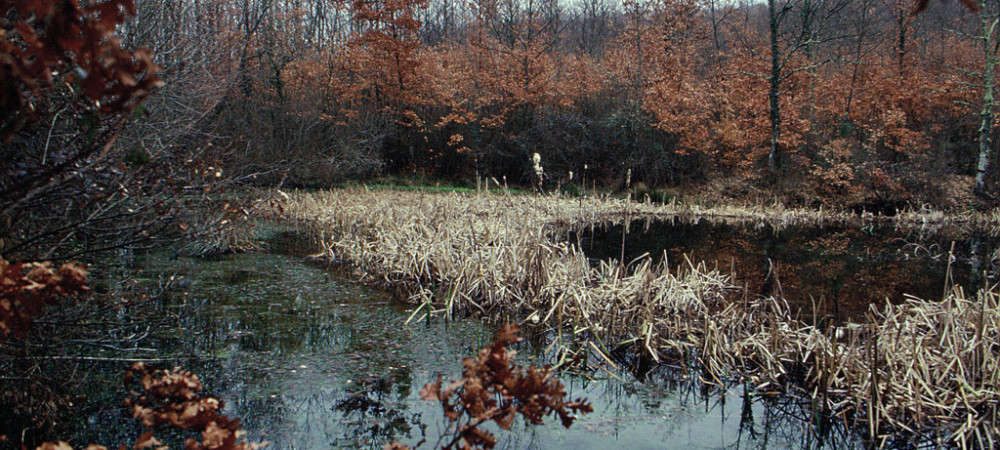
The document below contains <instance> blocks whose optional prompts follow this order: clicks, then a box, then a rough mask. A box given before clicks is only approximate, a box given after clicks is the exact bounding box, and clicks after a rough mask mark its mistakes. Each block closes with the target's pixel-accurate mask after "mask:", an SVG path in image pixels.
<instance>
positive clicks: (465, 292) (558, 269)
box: [282, 189, 1000, 447]
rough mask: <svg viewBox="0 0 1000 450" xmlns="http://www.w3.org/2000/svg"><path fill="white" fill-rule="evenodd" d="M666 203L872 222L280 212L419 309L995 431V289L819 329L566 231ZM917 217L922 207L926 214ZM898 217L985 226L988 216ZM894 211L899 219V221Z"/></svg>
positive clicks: (559, 204)
mask: <svg viewBox="0 0 1000 450" xmlns="http://www.w3.org/2000/svg"><path fill="white" fill-rule="evenodd" d="M668 214H679V215H682V216H684V215H688V216H692V217H711V218H715V219H717V220H724V221H764V222H767V223H770V224H772V225H774V226H776V227H777V226H782V224H784V225H792V224H795V225H803V224H809V223H814V224H822V223H830V222H845V223H857V224H860V225H862V226H863V225H864V223H865V222H864V221H866V220H867V221H874V220H880V219H879V218H875V217H859V216H856V215H852V214H848V213H843V212H826V211H802V210H787V209H782V208H766V207H763V206H740V207H729V208H711V209H702V208H700V207H698V206H697V205H680V204H668V205H654V204H650V203H637V202H633V201H631V200H629V199H624V200H620V199H603V200H602V199H594V198H573V199H568V198H557V197H540V196H509V195H492V194H458V193H452V194H447V195H442V194H429V193H423V192H403V191H368V190H364V189H344V190H337V191H332V192H318V193H310V194H293V195H291V196H289V198H288V199H287V200H286V201H284V203H283V204H282V215H283V217H284V218H285V219H286V220H293V221H297V222H299V223H301V224H304V225H305V226H309V227H311V228H313V229H314V230H315V232H316V234H317V235H318V236H322V241H323V243H324V246H323V247H324V249H325V250H324V251H325V254H324V256H325V257H327V258H330V259H331V260H338V261H343V262H346V263H349V264H352V265H354V266H356V267H357V268H358V269H359V270H361V271H362V272H363V273H364V274H366V276H367V277H369V278H370V279H372V280H378V281H382V282H385V283H387V284H390V285H392V286H395V287H397V288H400V289H402V290H403V291H404V292H405V293H407V294H408V295H409V296H410V300H411V301H413V302H415V303H417V304H420V305H421V306H420V307H419V309H418V310H417V312H416V313H415V315H420V314H426V313H429V312H444V313H455V312H459V311H461V312H464V313H469V314H471V315H473V316H478V317H484V318H487V319H499V318H506V317H511V316H514V317H519V318H522V319H524V320H525V321H529V322H535V321H537V322H539V323H542V324H545V325H548V326H551V327H552V328H553V329H555V330H571V331H572V333H570V334H572V335H574V336H576V337H578V338H579V339H585V340H589V341H590V342H588V343H587V344H586V345H588V346H589V347H591V348H593V349H595V350H596V351H597V352H600V353H602V354H605V355H606V354H607V353H608V351H609V349H610V348H612V347H614V346H615V345H618V344H623V343H630V344H635V345H637V346H638V347H639V348H641V349H643V351H645V352H646V353H648V354H649V355H650V356H651V357H652V358H654V359H657V360H660V361H672V362H675V363H681V364H683V365H684V366H685V367H689V368H692V369H697V370H701V371H702V376H703V377H704V378H705V379H706V380H707V381H721V380H726V379H730V380H731V379H741V380H744V381H745V382H746V383H748V386H751V389H754V390H756V391H757V392H758V393H767V392H772V391H781V390H788V389H797V390H801V391H802V392H805V393H807V394H808V396H809V397H810V398H812V399H813V402H814V404H815V410H816V412H817V415H818V416H820V415H822V416H824V417H826V418H828V419H833V420H834V421H835V422H836V423H841V424H843V425H844V426H848V427H851V428H855V429H862V430H866V431H867V434H868V435H869V436H870V437H871V438H872V439H873V440H875V441H876V442H877V441H878V440H879V439H883V438H885V439H889V438H890V437H891V436H898V435H900V434H902V435H906V436H910V437H913V438H916V439H920V440H922V441H923V442H927V441H931V442H938V443H943V442H950V443H954V444H959V445H972V446H979V447H987V446H992V444H993V439H994V436H997V435H998V434H1000V416H998V415H997V406H998V403H1000V392H998V390H997V386H998V385H1000V358H998V351H1000V349H998V348H997V344H996V343H997V342H1000V289H997V287H995V286H994V287H993V288H992V289H991V290H989V291H983V292H979V293H976V294H967V293H965V292H962V291H961V290H955V291H952V292H951V293H950V294H949V295H948V297H947V298H946V299H944V301H938V302H930V301H923V300H916V299H913V300H911V301H909V302H907V303H905V304H903V305H897V306H892V305H884V306H879V307H877V308H872V311H871V313H870V318H869V319H870V320H869V322H868V323H865V324H859V325H848V326H845V327H841V328H831V329H818V328H814V327H811V326H808V325H806V324H804V323H802V322H799V321H797V320H795V319H793V318H792V315H791V314H790V312H789V310H788V307H787V305H785V304H784V302H783V301H782V300H781V299H770V298H769V299H755V298H749V297H747V296H745V295H741V293H740V292H739V291H738V290H737V289H736V288H735V287H734V286H732V284H731V283H730V280H729V278H728V277H727V276H726V275H724V274H722V273H720V272H719V271H717V270H714V269H711V268H708V267H706V266H704V265H700V266H699V265H693V264H691V263H689V262H687V263H685V264H680V265H678V266H677V267H664V266H661V265H657V264H653V263H652V262H651V260H650V259H647V260H641V261H637V262H635V263H633V264H631V265H630V267H629V270H627V271H626V270H625V269H624V268H623V267H622V265H621V264H617V263H615V262H606V263H603V264H601V265H600V266H597V267H592V266H591V265H590V264H589V263H588V261H587V260H586V258H585V256H584V255H583V254H581V253H580V252H579V251H578V250H577V247H576V246H574V245H572V243H570V242H565V241H563V240H560V237H561V236H564V233H563V231H564V230H567V229H573V228H577V229H579V228H581V227H586V226H589V225H591V224H594V223H599V222H608V221H611V222H614V221H627V220H631V219H634V218H637V217H642V216H648V217H653V216H666V215H668ZM925 216H926V214H925ZM897 220H907V221H912V222H913V226H930V225H933V224H934V223H938V224H950V225H964V226H970V225H969V224H973V225H975V226H977V227H988V226H991V225H990V224H991V223H995V222H996V219H995V218H990V217H989V216H978V217H973V216H969V217H967V218H961V217H958V218H956V217H951V216H949V217H933V216H927V217H922V218H921V217H920V215H918V214H916V213H914V214H913V215H912V216H904V217H902V218H901V219H897ZM901 223H902V222H901Z"/></svg>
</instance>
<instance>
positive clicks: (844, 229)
mask: <svg viewBox="0 0 1000 450" xmlns="http://www.w3.org/2000/svg"><path fill="white" fill-rule="evenodd" d="M623 236H624V239H623ZM569 239H570V240H571V242H575V243H578V244H579V245H580V247H581V248H582V249H583V251H584V253H585V254H586V255H587V256H588V258H590V259H591V261H593V262H595V263H596V262H598V261H600V260H612V259H614V260H616V261H620V260H622V256H623V255H624V261H626V263H628V262H629V261H633V260H635V259H636V258H640V257H643V255H648V257H650V258H654V259H655V260H657V261H663V260H664V259H665V260H666V263H667V264H668V265H669V266H670V267H672V268H680V269H682V270H683V269H684V268H686V267H688V266H689V264H695V265H697V264H700V263H704V264H705V266H706V267H707V268H708V269H713V268H717V269H719V270H720V271H721V272H722V273H725V274H730V275H732V278H733V280H734V282H735V283H736V284H738V285H740V286H742V287H743V288H744V290H743V291H741V292H740V294H739V295H747V296H749V297H751V298H756V297H769V296H774V297H779V298H784V299H786V300H787V301H788V303H789V305H790V307H791V308H792V312H793V313H796V312H797V313H798V314H799V317H800V318H801V319H803V320H805V321H807V322H813V321H814V320H815V321H823V320H833V321H838V322H840V321H846V320H854V321H863V320H865V313H866V312H867V311H869V306H870V305H872V304H876V305H877V304H882V303H884V302H886V301H890V302H893V303H899V302H901V301H903V300H904V299H905V298H906V296H907V295H909V296H915V297H918V298H922V299H926V300H939V299H941V298H943V296H944V295H945V292H946V290H947V289H950V288H952V287H956V286H958V287H961V288H963V289H965V291H966V292H967V293H974V292H975V290H977V289H979V288H982V287H983V286H985V285H993V284H995V283H997V281H998V278H997V276H998V271H1000V267H998V265H1000V255H998V245H997V244H998V238H997V237H996V236H975V235H967V234H961V233H932V232H920V231H906V230H897V229H894V228H892V227H888V226H885V227H869V228H857V227H849V226H827V227H815V226H789V227H783V228H780V229H776V228H774V227H772V226H770V225H768V224H765V223H761V224H757V225H750V226H748V225H746V224H738V225H733V224H726V223H717V222H711V221H705V220H700V221H698V220H695V221H691V220H681V219H677V220H666V221H648V220H639V221H634V222H631V223H629V225H628V227H625V226H623V225H615V226H604V227H602V226H595V227H592V228H588V229H586V230H582V231H580V232H578V233H575V234H571V235H570V237H569ZM814 313H815V315H814Z"/></svg>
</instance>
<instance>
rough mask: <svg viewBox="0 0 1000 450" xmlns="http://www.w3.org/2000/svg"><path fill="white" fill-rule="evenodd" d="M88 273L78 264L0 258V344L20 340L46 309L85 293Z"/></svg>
mask: <svg viewBox="0 0 1000 450" xmlns="http://www.w3.org/2000/svg"><path fill="white" fill-rule="evenodd" d="M86 282H87V269H86V267H84V266H82V265H80V264H77V263H65V264H63V265H61V266H59V268H58V269H57V268H54V267H53V266H52V264H51V263H49V262H42V263H25V262H7V261H6V260H4V259H3V257H0V340H6V339H8V338H15V339H17V338H20V337H21V336H22V335H23V334H24V332H25V331H27V330H28V327H30V326H31V320H32V318H34V317H36V316H38V315H39V314H41V313H42V310H43V308H44V307H45V306H46V305H55V304H57V303H58V302H59V300H60V299H62V298H64V297H67V296H70V295H73V294H77V293H83V292H87V290H88V289H87V285H86Z"/></svg>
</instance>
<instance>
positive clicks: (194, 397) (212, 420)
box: [125, 363, 266, 450]
mask: <svg viewBox="0 0 1000 450" xmlns="http://www.w3.org/2000/svg"><path fill="white" fill-rule="evenodd" d="M125 384H126V385H129V386H130V387H138V388H141V391H132V393H131V396H130V397H129V398H128V399H126V400H125V406H126V407H127V408H131V409H132V417H133V418H134V419H136V420H138V421H139V422H141V423H142V424H143V425H144V426H146V427H147V428H150V429H152V428H155V427H158V426H160V425H170V426H172V427H174V428H178V429H181V430H191V431H196V432H200V433H201V442H199V441H198V440H197V439H195V438H188V439H187V440H186V441H185V442H184V448H185V449H186V450H254V449H259V448H262V447H264V446H266V444H257V443H248V442H245V441H242V440H240V438H241V437H242V435H243V434H244V433H245V432H244V431H243V430H241V429H240V424H239V422H238V421H237V420H235V419H232V418H230V417H228V416H226V415H223V414H220V413H219V410H221V409H222V407H223V403H222V401H221V400H219V399H218V398H215V397H211V396H204V395H201V394H200V393H199V392H200V391H201V389H202V385H201V381H199V380H198V377H197V376H196V375H194V374H193V373H191V372H188V371H185V370H182V369H180V368H174V369H173V370H154V369H153V368H151V367H150V366H148V365H146V364H144V363H136V364H134V365H132V367H131V368H129V370H128V372H126V374H125ZM162 445H163V444H162V443H161V442H160V441H159V440H157V439H156V437H154V435H153V431H152V430H149V431H147V432H146V433H144V434H143V435H142V436H140V437H139V439H138V440H137V441H136V443H135V448H137V449H142V448H162Z"/></svg>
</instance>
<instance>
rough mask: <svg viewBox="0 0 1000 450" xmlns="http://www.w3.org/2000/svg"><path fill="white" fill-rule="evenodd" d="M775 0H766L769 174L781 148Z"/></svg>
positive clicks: (774, 170) (778, 160) (775, 166)
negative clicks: (768, 68)
mask: <svg viewBox="0 0 1000 450" xmlns="http://www.w3.org/2000/svg"><path fill="white" fill-rule="evenodd" d="M774 1H775V0H767V12H768V21H769V25H770V31H771V36H770V37H771V75H770V76H769V77H768V81H769V82H770V85H771V87H770V89H769V90H768V93H767V97H768V101H769V111H768V112H769V114H768V115H769V117H770V119H771V151H770V152H769V153H768V154H767V170H768V171H769V172H770V173H771V175H774V174H777V172H778V170H779V169H780V168H781V153H780V151H781V148H780V146H779V144H778V140H779V139H780V138H781V109H780V108H781V103H780V102H779V100H780V99H781V97H780V95H781V90H780V88H781V58H780V56H781V55H780V54H779V53H778V32H779V30H778V27H779V25H780V23H779V20H778V19H779V18H778V12H777V11H776V10H775V5H774Z"/></svg>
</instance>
